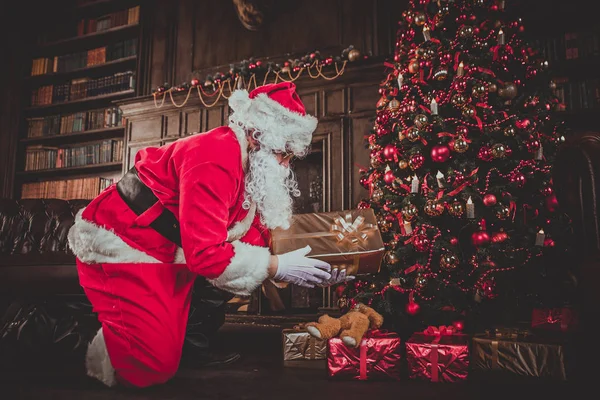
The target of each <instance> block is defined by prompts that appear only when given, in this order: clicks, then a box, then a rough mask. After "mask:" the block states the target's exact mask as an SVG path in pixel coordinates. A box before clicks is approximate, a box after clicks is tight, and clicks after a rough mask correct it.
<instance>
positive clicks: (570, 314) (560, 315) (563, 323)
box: [531, 307, 579, 332]
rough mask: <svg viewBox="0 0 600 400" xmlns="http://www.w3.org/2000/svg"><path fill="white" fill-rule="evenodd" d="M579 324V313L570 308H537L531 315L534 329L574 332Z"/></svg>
mask: <svg viewBox="0 0 600 400" xmlns="http://www.w3.org/2000/svg"><path fill="white" fill-rule="evenodd" d="M578 322H579V321H578V318H577V313H576V312H575V310H573V309H572V308H570V307H561V308H535V309H534V310H533V312H532V315H531V328H532V329H540V330H547V331H561V332H573V331H575V330H577V326H578Z"/></svg>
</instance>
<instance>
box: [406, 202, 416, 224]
mask: <svg viewBox="0 0 600 400" xmlns="http://www.w3.org/2000/svg"><path fill="white" fill-rule="evenodd" d="M418 214H419V210H418V209H417V206H415V205H414V204H412V203H409V204H407V205H405V206H404V207H403V208H402V216H403V217H404V219H405V220H407V221H412V220H413V219H414V218H415V217H416V216H417V215H418Z"/></svg>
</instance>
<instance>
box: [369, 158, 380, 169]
mask: <svg viewBox="0 0 600 400" xmlns="http://www.w3.org/2000/svg"><path fill="white" fill-rule="evenodd" d="M371 167H373V168H379V167H381V161H379V158H378V157H371Z"/></svg>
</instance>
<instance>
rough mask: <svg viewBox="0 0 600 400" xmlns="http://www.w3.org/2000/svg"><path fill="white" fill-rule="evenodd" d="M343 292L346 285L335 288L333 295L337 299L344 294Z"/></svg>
mask: <svg viewBox="0 0 600 400" xmlns="http://www.w3.org/2000/svg"><path fill="white" fill-rule="evenodd" d="M344 290H346V285H344V284H341V285H339V286H338V287H336V288H335V294H337V296H338V297H342V294H344Z"/></svg>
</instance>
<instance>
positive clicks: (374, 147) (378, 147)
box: [369, 143, 381, 151]
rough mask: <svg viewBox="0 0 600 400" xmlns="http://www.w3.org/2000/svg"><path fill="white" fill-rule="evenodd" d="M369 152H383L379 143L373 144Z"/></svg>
mask: <svg viewBox="0 0 600 400" xmlns="http://www.w3.org/2000/svg"><path fill="white" fill-rule="evenodd" d="M369 150H371V151H377V150H381V146H380V145H378V144H377V143H371V144H370V145H369Z"/></svg>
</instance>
